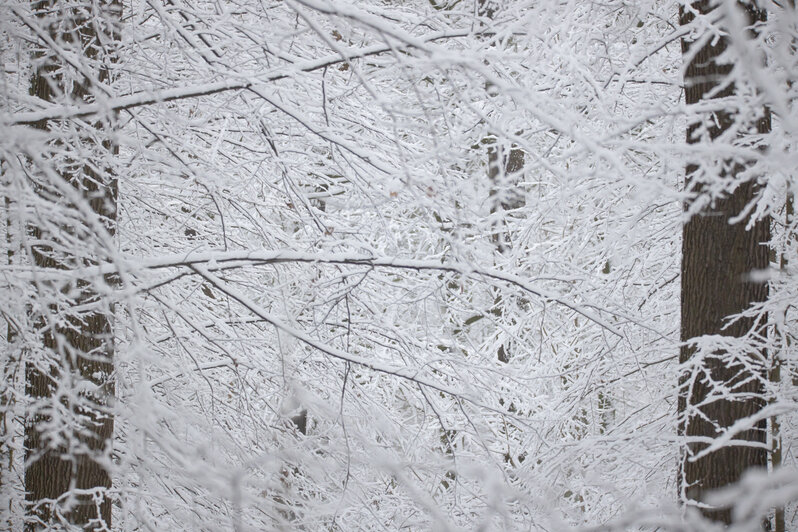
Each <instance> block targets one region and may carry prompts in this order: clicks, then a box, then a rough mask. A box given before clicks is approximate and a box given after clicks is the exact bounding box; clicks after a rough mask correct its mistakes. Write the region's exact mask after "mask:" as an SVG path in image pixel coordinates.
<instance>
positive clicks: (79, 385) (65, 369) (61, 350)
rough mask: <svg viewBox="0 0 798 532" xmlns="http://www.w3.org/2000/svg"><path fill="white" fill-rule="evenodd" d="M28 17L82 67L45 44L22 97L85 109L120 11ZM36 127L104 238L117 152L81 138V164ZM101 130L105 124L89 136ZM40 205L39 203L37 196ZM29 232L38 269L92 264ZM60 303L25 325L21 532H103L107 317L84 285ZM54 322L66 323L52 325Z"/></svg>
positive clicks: (89, 5)
mask: <svg viewBox="0 0 798 532" xmlns="http://www.w3.org/2000/svg"><path fill="white" fill-rule="evenodd" d="M33 10H34V13H35V14H36V22H37V23H38V25H39V27H41V28H42V29H45V30H46V31H47V34H48V35H49V37H50V39H51V40H52V42H55V43H56V44H57V45H58V47H60V48H62V49H66V50H69V51H70V52H72V53H73V54H75V56H77V57H80V58H81V64H82V71H83V72H80V71H78V70H77V69H75V68H74V67H73V66H72V65H69V64H67V63H66V62H65V61H64V58H63V57H61V56H60V55H59V53H58V52H56V51H55V50H53V49H52V47H50V46H48V45H47V43H46V39H45V42H44V43H42V48H41V49H40V50H38V51H37V52H36V54H35V56H34V58H35V60H36V63H37V66H36V70H35V72H34V74H33V76H32V80H31V90H30V92H31V94H32V95H34V96H36V97H38V98H40V99H42V100H45V101H56V100H58V99H63V98H68V99H69V100H71V101H74V102H81V103H82V102H90V101H91V100H92V98H93V96H92V93H93V83H94V82H95V80H96V81H98V82H99V83H106V82H107V81H108V80H109V77H110V72H109V69H108V68H107V65H108V64H109V62H110V61H112V60H113V57H112V56H111V54H112V53H113V52H112V49H113V43H114V42H115V41H118V24H119V20H120V15H121V4H120V3H118V2H108V1H106V2H89V1H82V2H67V1H60V0H56V1H44V2H35V3H34V4H33ZM100 65H105V66H100ZM86 73H88V75H84V74H86ZM90 77H93V79H90ZM35 127H37V128H39V129H42V130H44V131H52V132H53V135H52V138H53V140H52V142H51V146H50V148H51V150H52V153H50V154H44V155H45V157H52V158H53V160H59V161H60V162H61V165H60V170H59V173H60V176H61V178H62V179H64V180H65V181H66V182H68V183H69V184H70V185H71V186H73V187H74V188H75V189H76V190H77V191H79V192H80V194H81V196H82V197H83V198H84V199H85V200H86V202H87V203H88V204H89V205H90V206H91V209H92V211H93V212H94V213H95V214H96V215H97V218H98V219H99V220H101V221H102V223H103V224H104V225H105V228H106V230H107V231H108V233H110V234H113V232H114V229H115V225H116V204H117V183H116V180H115V179H114V178H113V176H112V174H111V173H110V171H108V169H107V168H105V167H104V163H103V158H104V157H108V156H109V155H113V154H115V153H116V148H115V147H114V146H112V145H111V144H110V142H102V143H98V142H97V141H96V140H93V138H96V136H91V135H88V134H85V135H83V134H80V139H79V140H78V141H75V140H74V139H72V140H71V141H70V142H71V143H73V144H77V145H79V146H80V148H81V152H82V154H86V153H92V154H96V155H97V157H96V159H95V158H94V157H93V156H92V158H91V160H88V161H86V160H83V158H82V157H81V156H77V155H76V156H75V157H71V156H70V155H69V151H70V150H71V149H73V148H71V147H68V146H66V145H65V143H64V142H63V141H60V140H58V139H57V134H56V130H57V129H58V126H57V125H54V124H53V123H51V122H47V121H42V122H41V123H38V124H36V125H35ZM106 127H108V122H105V123H97V124H93V125H92V126H91V128H93V129H98V128H99V129H101V128H106ZM79 131H81V130H79ZM59 150H60V152H61V153H60V155H58V154H57V153H58V152H59ZM59 157H60V158H59ZM64 161H66V162H67V164H64ZM41 199H42V200H44V201H47V197H46V195H44V194H42V195H41ZM60 229H61V230H62V231H64V232H68V233H70V234H73V235H81V236H84V234H85V231H86V227H67V226H64V227H61V228H60ZM29 232H30V236H31V237H32V242H34V243H35V244H34V245H33V246H32V247H31V251H32V255H33V256H32V260H33V262H34V264H35V265H36V266H37V267H39V268H48V269H68V268H73V267H76V266H85V265H88V264H90V263H91V262H94V261H93V260H92V259H91V257H89V258H87V257H86V256H82V255H83V251H82V250H76V251H75V253H72V252H70V251H57V250H56V249H54V246H50V245H47V244H43V242H58V240H59V235H56V234H48V230H47V229H46V228H44V227H39V226H34V227H30V228H29ZM47 289H48V287H45V286H40V285H36V291H37V297H42V298H43V299H45V300H46V298H47V294H45V293H42V291H44V290H47ZM64 290H66V292H65V291H64ZM62 293H69V294H71V297H70V298H69V299H68V303H57V304H56V303H51V304H49V305H48V306H47V309H48V311H45V312H41V313H39V314H38V315H32V316H31V320H32V321H33V322H34V323H36V325H37V327H38V328H39V337H40V339H41V342H42V345H41V346H39V347H40V348H42V349H43V352H44V357H43V358H44V360H45V362H44V363H42V362H41V358H40V360H39V363H32V362H29V363H28V364H27V367H26V372H25V373H26V386H25V388H26V390H25V391H26V394H27V396H28V397H29V398H30V399H31V400H32V401H34V402H35V403H38V404H39V405H44V407H43V408H38V409H37V411H36V412H35V413H34V414H31V415H30V416H29V418H28V419H27V420H26V426H25V450H26V463H27V469H26V471H25V490H26V500H27V502H28V503H29V511H28V517H27V519H26V530H37V529H38V528H39V527H42V526H48V525H50V524H53V525H55V524H58V525H59V526H63V525H64V524H65V523H69V524H72V525H77V526H78V527H81V528H83V529H86V530H106V529H107V530H110V527H111V499H110V498H109V497H108V496H107V493H106V492H107V490H108V489H109V488H110V487H111V479H110V476H109V474H108V471H107V470H106V468H105V467H104V466H103V464H102V463H101V462H102V461H103V460H104V459H106V458H104V457H103V455H107V452H108V451H109V450H110V449H109V448H110V441H111V438H112V436H113V426H114V422H113V417H112V415H111V414H110V412H109V403H110V399H111V398H112V397H113V395H114V381H113V369H114V366H113V357H114V346H113V322H112V315H111V313H110V310H109V309H108V308H107V306H105V305H103V302H102V296H101V295H100V294H99V293H97V291H96V289H95V288H94V285H93V283H92V282H91V281H90V280H78V281H76V282H74V283H73V284H72V285H70V286H69V287H68V289H62ZM56 313H58V314H59V315H60V316H62V317H65V319H56ZM65 382H68V383H71V386H72V389H71V390H70V393H69V394H67V395H64V396H62V397H61V398H60V399H59V400H58V401H59V404H60V408H61V409H62V412H63V411H66V412H68V413H69V415H68V417H67V420H66V424H65V425H66V426H59V427H56V428H53V427H52V426H50V427H49V428H47V429H44V428H43V427H44V426H46V425H48V424H50V425H51V423H48V422H51V421H53V416H52V413H53V409H54V408H56V409H57V408H59V407H58V406H55V405H53V402H54V401H56V399H54V398H53V394H54V392H55V390H56V389H57V388H59V387H60V388H61V391H63V389H64V383H65ZM87 385H88V386H87ZM85 390H90V391H85ZM54 438H57V439H54ZM54 443H57V444H56V445H54ZM75 490H78V491H75ZM79 490H90V491H91V492H92V493H86V492H82V493H81V492H80V491H79Z"/></svg>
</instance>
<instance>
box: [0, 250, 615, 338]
mask: <svg viewBox="0 0 798 532" xmlns="http://www.w3.org/2000/svg"><path fill="white" fill-rule="evenodd" d="M122 260H124V262H125V263H126V264H115V263H105V264H101V265H98V266H93V267H90V268H84V269H80V270H73V271H72V272H67V271H63V270H59V271H58V272H56V275H57V276H58V277H60V278H63V276H64V275H66V274H69V275H75V276H77V278H81V279H87V278H92V277H95V276H98V275H108V274H113V273H116V272H118V271H119V270H120V269H123V270H124V271H126V272H136V271H137V270H142V269H144V270H157V269H164V268H179V267H188V268H194V267H196V266H200V267H202V268H206V269H207V270H208V271H218V270H223V269H230V268H231V267H234V268H240V267H243V266H246V265H248V264H258V265H263V264H285V263H317V264H342V265H350V266H358V265H360V266H369V267H371V268H396V269H404V270H416V271H439V272H452V273H458V274H461V275H464V276H473V277H482V278H485V279H491V280H493V281H501V282H504V283H508V284H511V285H513V286H517V287H519V288H521V289H522V290H523V291H525V292H527V293H529V294H532V295H535V296H537V297H539V298H541V299H543V300H545V301H552V302H555V303H558V304H560V305H563V306H564V307H566V308H568V309H570V310H572V311H574V312H576V313H577V314H580V315H582V316H584V317H585V318H587V319H588V320H590V321H592V322H593V323H595V324H597V325H599V326H600V327H602V328H604V329H605V330H607V331H609V332H611V333H612V334H614V335H616V336H618V337H620V338H623V337H624V335H623V333H621V332H620V331H619V330H618V329H617V328H616V327H615V326H613V325H612V324H611V323H609V322H607V321H606V320H604V319H603V318H601V317H600V316H598V315H596V314H595V313H593V312H591V311H590V310H588V309H587V308H584V306H583V305H579V304H577V303H574V302H571V301H568V300H567V299H565V298H563V297H562V296H560V295H558V294H555V293H552V292H549V291H547V290H544V289H542V288H539V287H536V286H533V285H532V283H531V282H530V280H529V279H525V278H523V277H521V276H518V275H513V274H511V273H506V272H503V271H500V270H496V269H492V268H480V267H477V266H474V265H471V264H465V263H459V262H440V261H436V260H415V259H401V258H397V257H374V256H371V255H364V254H354V253H353V254H347V253H301V252H296V251H292V250H276V251H275V250H249V251H248V250H241V251H204V252H190V253H184V254H172V255H162V256H159V257H152V258H140V259H135V258H131V257H124V258H123V259H122ZM0 269H5V268H2V267H0ZM37 275H38V276H39V278H42V273H41V272H38V273H37Z"/></svg>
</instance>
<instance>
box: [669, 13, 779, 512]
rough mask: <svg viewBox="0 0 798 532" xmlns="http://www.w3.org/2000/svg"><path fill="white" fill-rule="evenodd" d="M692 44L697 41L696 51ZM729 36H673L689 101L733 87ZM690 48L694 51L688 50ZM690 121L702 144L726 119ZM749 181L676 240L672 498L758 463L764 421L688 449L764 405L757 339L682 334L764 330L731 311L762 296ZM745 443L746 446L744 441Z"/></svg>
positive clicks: (766, 223) (735, 167) (760, 16)
mask: <svg viewBox="0 0 798 532" xmlns="http://www.w3.org/2000/svg"><path fill="white" fill-rule="evenodd" d="M739 5H740V6H741V7H743V8H744V9H745V11H746V12H747V13H748V15H749V22H750V23H752V24H753V23H754V22H755V21H759V20H764V19H765V13H764V11H761V10H759V9H758V8H757V7H756V6H755V5H753V4H745V5H743V4H739ZM714 8H715V5H714V4H713V3H711V2H709V1H707V0H702V1H699V2H693V3H692V4H691V5H690V6H686V7H682V8H681V11H680V22H681V24H682V25H686V24H689V23H691V22H692V21H693V20H694V19H695V16H696V14H699V15H705V14H708V13H710V12H711V11H712V10H713V9H714ZM695 46H700V47H701V48H700V49H699V50H698V51H697V53H696V50H695V49H694V47H695ZM727 46H728V41H727V39H726V38H725V37H722V36H711V37H710V38H709V39H708V40H705V41H700V42H691V41H688V40H683V41H682V52H683V54H684V55H685V58H686V59H687V60H689V63H688V64H687V68H686V71H685V76H684V77H685V79H684V82H685V100H686V103H687V104H688V105H690V104H696V103H699V102H701V101H702V100H704V101H705V100H709V99H719V98H727V97H731V96H733V95H734V94H735V86H734V84H733V83H731V81H730V80H729V79H728V76H729V74H730V73H731V71H732V65H730V64H723V63H719V60H720V56H721V54H723V52H724V51H725V50H726V48H727ZM693 54H695V55H693ZM702 118H707V119H706V120H702V123H693V124H691V125H690V126H689V127H688V130H687V142H688V143H689V144H697V143H702V144H705V145H706V146H707V150H711V149H712V142H713V141H715V140H716V139H718V137H720V136H721V135H723V134H724V133H725V132H727V131H728V130H729V128H730V127H731V126H732V125H734V123H735V120H736V119H737V117H736V116H735V114H734V113H733V112H732V111H729V112H722V113H720V112H716V113H714V114H713V115H712V116H710V117H702ZM755 126H756V130H757V131H758V132H759V133H765V132H767V131H769V130H770V119H769V114H768V113H767V111H765V113H764V118H762V119H760V120H759V122H758V123H757V124H755ZM719 167H721V168H722V170H720V171H719V175H718V176H717V179H721V180H723V179H732V178H734V177H736V176H737V175H739V172H741V171H742V170H743V169H744V166H743V165H742V164H741V163H739V162H734V163H732V162H731V161H724V162H723V164H721V165H719ZM700 170H705V171H706V170H707V169H701V168H699V166H698V165H695V164H690V165H688V166H687V168H686V175H687V179H686V187H687V189H688V190H690V191H692V192H695V193H696V194H697V195H699V196H700V195H701V194H702V192H703V191H705V188H704V186H703V185H704V183H705V179H707V178H706V177H705V176H704V177H701V178H700V179H699V178H698V177H697V176H699V174H700ZM756 192H757V185H756V183H754V182H752V181H748V182H745V183H743V184H741V185H740V186H738V187H737V188H736V189H735V190H734V191H733V192H732V193H730V194H727V195H725V196H723V197H720V198H715V199H714V200H713V201H712V202H711V204H710V205H709V206H708V207H706V208H704V209H703V210H702V211H701V212H699V213H698V214H695V215H694V216H692V217H691V218H690V220H689V221H688V222H687V223H686V224H685V225H684V228H683V242H682V269H681V273H682V290H681V297H682V300H681V305H682V306H681V309H682V310H681V339H682V342H684V343H683V346H682V348H681V351H680V362H681V363H682V364H689V367H688V369H686V370H685V373H684V374H683V375H682V376H681V378H680V395H679V404H678V408H679V420H680V421H679V431H680V434H682V435H683V436H685V437H686V438H687V441H688V444H687V448H686V450H685V452H684V453H683V457H682V459H681V463H680V472H679V473H680V475H679V489H680V497H681V498H682V500H685V501H686V502H688V504H694V503H706V501H705V497H706V494H707V492H709V491H711V490H714V489H717V488H720V487H723V486H726V485H729V484H732V483H734V482H737V481H738V480H739V479H740V477H741V476H742V475H743V473H744V472H745V471H746V470H747V469H749V468H754V467H767V460H768V454H767V450H766V448H765V444H766V439H767V433H766V430H767V427H766V421H765V420H762V421H761V422H759V423H756V425H755V426H754V427H752V428H751V429H749V430H746V431H743V432H741V433H739V434H737V435H736V436H735V438H734V440H733V441H731V442H730V443H729V444H728V445H726V446H724V447H722V448H721V449H718V450H717V451H714V452H712V453H710V454H708V455H706V456H704V457H702V458H699V459H695V458H694V457H695V456H696V454H697V453H700V452H701V451H702V450H704V449H706V448H707V446H708V445H709V443H708V441H709V440H710V439H713V438H716V437H718V436H720V435H721V434H722V433H723V432H724V430H725V429H726V428H728V427H730V426H732V425H734V423H735V422H737V421H738V420H741V419H744V418H747V417H750V416H752V415H755V414H756V413H757V412H759V411H760V410H761V409H762V408H763V407H764V406H765V404H766V401H765V398H764V382H765V380H766V379H767V369H766V365H765V360H766V358H765V357H764V356H763V353H761V352H759V351H758V350H757V348H756V347H750V348H747V349H746V352H743V353H733V352H731V351H733V348H731V349H721V348H719V349H717V350H714V351H712V350H709V351H712V352H709V353H708V352H707V351H708V350H707V349H701V350H699V349H698V348H697V347H696V344H695V343H687V342H688V341H690V340H691V339H695V338H699V337H702V336H707V335H721V336H726V337H736V338H743V337H746V336H748V337H750V333H751V332H752V331H754V332H759V333H760V334H764V332H765V331H764V330H763V328H764V325H763V322H756V321H755V319H754V318H742V319H737V320H736V321H734V322H733V323H730V321H729V319H728V318H729V316H732V315H735V314H738V313H740V312H742V311H744V310H746V309H749V308H750V307H751V305H753V304H755V303H758V302H761V301H764V300H766V299H767V297H768V285H767V283H764V282H753V281H751V280H750V277H749V275H750V273H751V272H752V271H755V270H764V269H766V268H767V267H768V266H769V249H768V247H767V243H768V242H769V240H770V220H769V219H768V218H762V219H759V220H757V221H756V222H755V223H753V225H752V226H751V227H750V229H747V228H746V225H747V223H748V222H749V221H750V220H748V219H745V220H742V221H739V222H737V223H731V220H732V219H733V218H734V217H735V216H737V215H739V214H740V213H741V212H743V210H744V209H745V207H746V206H747V205H748V204H749V203H750V202H751V201H753V200H754V198H755V194H756ZM752 444H753V445H752ZM702 512H703V513H704V515H705V516H706V517H708V518H710V519H712V520H715V521H719V522H722V523H730V522H731V512H730V510H729V509H725V508H711V507H704V508H702Z"/></svg>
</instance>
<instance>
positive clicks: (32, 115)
mask: <svg viewBox="0 0 798 532" xmlns="http://www.w3.org/2000/svg"><path fill="white" fill-rule="evenodd" d="M474 34H475V32H474V31H471V30H460V31H443V32H437V33H433V34H430V35H427V36H426V37H424V38H422V39H419V41H418V42H416V43H402V44H400V45H391V44H378V45H373V46H367V47H365V48H358V49H354V50H349V49H347V50H344V51H343V53H340V54H333V55H328V56H325V57H321V58H318V59H312V60H308V61H303V62H301V63H295V64H293V65H289V66H285V67H282V68H279V69H277V70H275V71H273V72H272V73H270V74H266V75H265V76H257V77H254V76H253V77H247V78H244V79H241V78H240V77H239V78H238V79H231V80H225V81H218V82H215V83H205V84H199V85H189V86H186V87H174V88H169V89H157V90H145V91H140V92H135V93H133V94H127V95H124V96H118V97H115V98H98V101H96V102H94V103H89V104H79V105H49V106H47V107H46V108H45V109H42V110H40V111H27V112H22V113H15V114H12V115H11V116H10V117H9V119H8V121H7V122H6V123H7V125H9V126H22V125H33V124H36V123H38V122H40V121H42V120H55V119H68V118H85V117H88V116H93V115H97V114H102V113H111V112H118V111H124V110H126V109H132V108H135V107H143V106H147V105H152V104H155V103H161V102H171V101H176V100H186V99H190V98H198V97H200V96H209V95H212V94H219V93H222V92H226V91H231V90H242V89H250V88H252V87H256V86H258V85H264V84H267V83H273V82H275V81H280V80H282V79H287V78H290V77H291V76H293V75H294V74H297V73H300V72H313V71H315V70H321V69H323V68H325V67H328V66H332V65H336V64H340V63H347V62H349V61H352V60H354V59H362V58H364V57H369V56H374V55H380V54H384V53H387V52H392V51H395V50H408V49H419V48H421V47H422V46H421V45H423V44H426V43H430V42H433V41H438V40H441V39H453V38H458V37H465V36H468V35H474ZM477 34H478V32H477ZM234 75H236V76H240V74H234ZM45 104H46V102H44V101H42V105H43V106H44V105H45Z"/></svg>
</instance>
